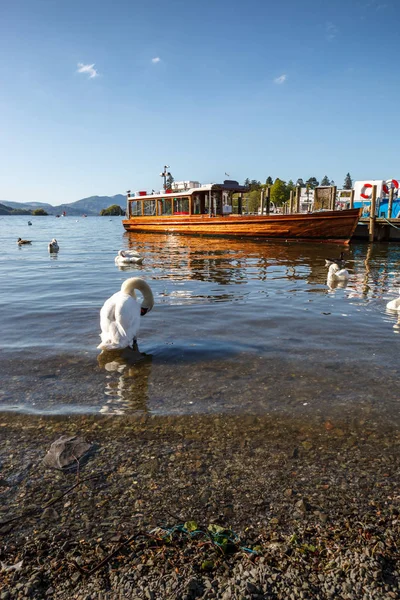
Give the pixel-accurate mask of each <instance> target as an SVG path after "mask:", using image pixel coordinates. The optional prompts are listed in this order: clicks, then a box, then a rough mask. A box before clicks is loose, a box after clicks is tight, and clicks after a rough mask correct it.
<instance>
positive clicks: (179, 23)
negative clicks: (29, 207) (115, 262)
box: [0, 0, 400, 204]
mask: <svg viewBox="0 0 400 600" xmlns="http://www.w3.org/2000/svg"><path fill="white" fill-rule="evenodd" d="M396 4H397V6H396ZM398 8H399V6H398V3H396V1H395V0H364V1H363V0H360V1H358V0H346V1H345V0H331V1H330V2H329V3H326V2H325V1H324V0H280V1H279V2H277V1H276V0H274V1H272V0H246V1H242V0H240V1H238V0H236V1H235V0H233V1H230V2H228V1H226V0H202V1H201V2H199V1H194V0H169V1H168V2H160V1H158V0H156V1H153V2H151V1H149V2H146V3H145V2H144V1H143V0H142V1H140V2H138V1H137V0H130V1H128V0H114V1H113V2H111V1H109V0H96V1H93V0H79V1H77V0H68V1H63V0H12V1H11V0H3V2H2V3H1V4H0V133H1V138H0V139H1V144H0V165H1V168H0V172H1V177H0V199H2V200H14V201H26V200H27V199H28V198H29V199H30V200H32V201H42V202H50V203H52V204H59V203H61V202H73V201H74V200H77V199H79V198H82V197H85V196H90V195H95V194H99V195H113V194H116V193H123V192H125V190H126V189H132V190H137V189H146V188H147V189H148V188H157V189H158V188H159V187H160V185H161V178H160V177H159V173H160V172H161V171H162V167H163V165H164V164H168V165H170V167H171V168H170V170H171V172H172V174H173V175H174V177H175V179H177V180H181V179H195V180H200V181H201V182H203V183H205V182H210V181H221V180H222V179H224V178H225V176H224V173H225V172H227V173H229V175H230V177H231V178H233V179H237V180H239V181H243V180H244V179H245V178H246V177H249V178H250V179H259V180H265V179H266V177H267V176H268V175H271V176H272V177H273V178H276V177H280V178H282V179H285V180H288V179H290V178H292V179H294V180H295V179H297V178H298V177H302V178H304V179H306V178H308V177H310V176H315V177H317V178H319V179H320V178H322V177H323V175H325V174H327V175H328V176H329V177H330V178H331V179H334V180H335V181H336V183H337V184H339V185H341V184H342V183H343V179H344V176H345V174H346V173H347V171H350V173H351V174H352V176H353V178H354V179H364V178H376V179H380V178H383V179H386V178H391V177H400V164H398V162H399V161H398V156H399V151H398V145H399V143H400V130H399V120H400V116H399V115H400V111H399V99H400V95H399V92H400V77H399V75H400V73H399V24H400V19H399V11H398ZM154 59H158V60H154ZM79 65H81V66H79ZM93 65H94V66H93ZM79 70H81V71H82V72H79Z"/></svg>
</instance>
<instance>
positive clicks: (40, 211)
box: [32, 208, 49, 217]
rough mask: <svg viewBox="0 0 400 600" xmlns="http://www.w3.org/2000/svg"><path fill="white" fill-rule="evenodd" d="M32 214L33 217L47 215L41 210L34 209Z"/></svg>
mask: <svg viewBox="0 0 400 600" xmlns="http://www.w3.org/2000/svg"><path fill="white" fill-rule="evenodd" d="M32 214H33V215H34V216H35V217H48V215H49V213H47V212H46V211H45V210H44V209H43V208H35V210H33V211H32Z"/></svg>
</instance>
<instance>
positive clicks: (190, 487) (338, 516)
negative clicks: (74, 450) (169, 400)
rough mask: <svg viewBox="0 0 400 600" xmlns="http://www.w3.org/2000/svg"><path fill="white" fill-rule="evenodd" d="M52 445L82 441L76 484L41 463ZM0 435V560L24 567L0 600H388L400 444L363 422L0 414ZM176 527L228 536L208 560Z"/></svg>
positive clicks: (0, 576) (199, 542)
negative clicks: (85, 456)
mask: <svg viewBox="0 0 400 600" xmlns="http://www.w3.org/2000/svg"><path fill="white" fill-rule="evenodd" d="M62 434H80V435H83V436H84V437H85V439H86V440H87V441H89V442H92V443H94V444H95V445H96V449H95V451H94V452H93V454H92V456H91V457H90V459H89V461H88V462H87V463H86V464H82V466H81V468H80V471H79V474H78V473H76V472H75V473H73V472H69V473H64V472H60V471H56V470H51V469H46V468H45V467H44V466H43V465H42V464H41V461H42V459H43V458H44V456H45V454H46V452H47V450H48V449H49V447H50V444H51V443H52V442H53V441H54V440H56V439H57V438H58V437H59V436H60V435H62ZM0 440H1V445H0V448H1V449H0V463H1V465H2V469H1V471H0V494H1V495H0V498H1V499H2V502H1V508H0V521H1V523H3V525H0V534H1V537H2V548H1V556H0V560H1V561H2V563H4V564H5V565H8V566H10V565H16V564H18V563H19V562H20V561H21V560H22V561H23V563H22V568H21V569H20V570H8V571H5V570H4V569H3V570H2V572H0V598H1V600H7V599H8V598H10V599H11V598H21V599H22V598H26V597H28V598H29V597H36V598H49V599H51V598H54V599H60V600H64V599H66V598H73V599H77V600H78V599H81V600H83V599H86V600H89V599H93V600H95V599H100V598H102V599H103V600H111V599H114V598H140V599H141V598H143V599H146V598H150V599H151V598H154V599H156V598H171V599H172V598H185V599H186V600H190V599H191V598H221V600H228V599H229V598H269V597H273V598H282V599H283V598H348V599H349V600H350V599H357V598H397V597H398V595H399V593H400V587H399V586H400V584H399V581H400V577H399V572H400V565H399V549H398V547H397V545H396V544H398V539H399V532H400V520H399V509H400V495H399V491H398V490H399V483H400V482H399V479H400V477H399V462H400V461H399V456H400V452H399V447H400V444H399V443H400V436H399V432H398V428H397V427H396V426H395V424H393V426H391V425H390V423H388V422H384V423H379V421H378V420H377V419H376V418H374V417H373V416H372V415H370V417H369V418H366V417H362V418H360V419H357V418H354V419H352V420H351V421H348V420H347V421H343V422H341V421H340V420H334V419H331V420H324V419H323V418H321V416H317V417H316V418H315V419H314V420H312V419H309V420H308V421H307V422H299V420H298V417H297V418H296V417H294V418H292V419H291V418H290V417H287V416H286V417H282V416H281V417H279V416H268V415H263V416H256V415H248V416H243V415H242V416H226V415H206V416H199V415H196V416H184V417H171V416H170V417H160V416H157V417H155V416H152V417H150V416H145V417H140V418H134V417H126V416H124V417H117V416H113V417H111V418H110V417H107V416H104V417H99V416H98V415H96V416H90V415H89V416H86V415H85V416H82V415H75V416H70V417H66V416H57V417H54V416H52V417H43V416H41V417H34V416H32V415H20V414H16V413H7V414H6V413H1V414H0ZM91 477H96V479H88V478H91ZM84 480H87V481H84ZM76 484H77V485H76ZM73 486H76V487H74V488H73V489H71V490H70V491H69V492H68V493H66V494H65V496H62V494H63V493H64V492H66V491H67V490H69V489H70V488H72V487H73ZM51 502H52V504H51V506H46V505H49V503H51ZM21 515H24V516H22V518H21ZM14 517H19V518H17V519H15V520H13V521H11V522H8V523H7V524H5V525H4V522H6V521H9V520H10V519H13V518H14ZM190 521H194V522H196V524H197V525H198V527H199V528H201V530H202V531H206V530H207V529H208V528H209V527H210V525H211V526H212V525H214V526H215V525H218V526H219V527H220V528H223V529H224V528H225V530H229V531H230V534H229V535H231V534H232V535H237V536H238V538H239V541H238V543H237V544H236V545H235V544H233V545H232V544H231V545H230V548H229V550H227V548H225V550H227V552H226V553H225V550H224V551H222V552H221V549H220V548H218V547H217V544H215V543H213V542H212V540H211V541H210V539H209V538H207V536H206V537H204V536H199V537H196V538H193V537H191V536H190V535H189V533H188V532H187V531H186V530H184V531H182V528H181V529H179V528H178V526H182V525H183V524H184V523H185V522H186V523H188V522H190ZM160 527H161V528H162V529H156V531H154V530H155V528H160ZM214 529H215V528H214ZM151 532H152V533H151ZM224 535H226V536H228V534H224ZM129 540H130V541H129ZM241 547H244V548H247V549H249V551H247V550H242V549H240V548H241ZM114 551H115V552H116V553H115V555H114V556H112V557H111V558H107V557H109V556H110V554H111V553H112V552H114ZM251 551H252V552H251ZM102 561H105V562H104V565H103V566H101V565H100V567H98V565H99V564H100V563H101V562H102ZM94 568H96V570H95V571H94V572H93V573H92V574H91V575H87V574H83V572H81V571H85V570H86V571H88V570H91V569H94ZM7 594H8V595H7Z"/></svg>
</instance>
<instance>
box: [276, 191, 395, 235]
mask: <svg viewBox="0 0 400 600" xmlns="http://www.w3.org/2000/svg"><path fill="white" fill-rule="evenodd" d="M267 191H269V190H267ZM349 192H350V195H349V197H348V208H350V209H352V208H354V190H349ZM336 193H337V188H336V186H331V187H326V188H316V189H315V191H314V194H315V196H314V207H315V210H323V211H326V210H331V211H335V210H338V211H339V210H341V209H339V208H337V207H336ZM376 199H377V187H376V185H374V186H373V188H372V196H371V206H370V214H369V216H365V217H361V218H360V220H359V223H358V225H357V227H356V230H355V232H354V235H353V239H359V240H366V241H369V242H400V218H396V219H394V218H393V217H392V206H393V189H390V191H389V202H388V216H387V218H386V217H379V216H377V215H376ZM283 212H284V214H292V213H299V212H300V188H299V187H297V188H296V190H295V192H292V191H291V192H290V198H289V201H288V203H287V204H286V205H285V206H284V207H283Z"/></svg>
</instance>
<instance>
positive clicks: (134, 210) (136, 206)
mask: <svg viewBox="0 0 400 600" xmlns="http://www.w3.org/2000/svg"><path fill="white" fill-rule="evenodd" d="M141 214H142V203H141V202H138V201H137V200H133V201H132V202H131V215H132V217H138V216H141Z"/></svg>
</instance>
